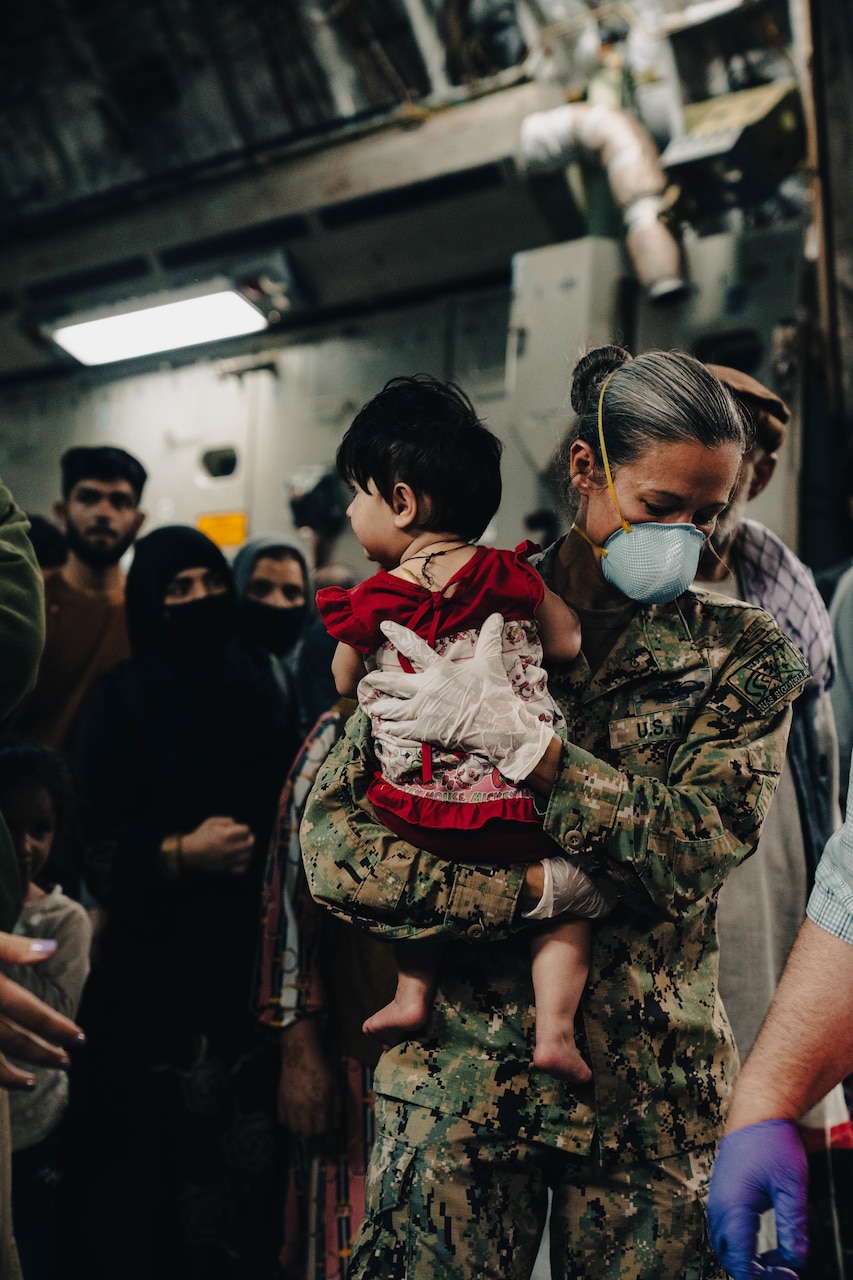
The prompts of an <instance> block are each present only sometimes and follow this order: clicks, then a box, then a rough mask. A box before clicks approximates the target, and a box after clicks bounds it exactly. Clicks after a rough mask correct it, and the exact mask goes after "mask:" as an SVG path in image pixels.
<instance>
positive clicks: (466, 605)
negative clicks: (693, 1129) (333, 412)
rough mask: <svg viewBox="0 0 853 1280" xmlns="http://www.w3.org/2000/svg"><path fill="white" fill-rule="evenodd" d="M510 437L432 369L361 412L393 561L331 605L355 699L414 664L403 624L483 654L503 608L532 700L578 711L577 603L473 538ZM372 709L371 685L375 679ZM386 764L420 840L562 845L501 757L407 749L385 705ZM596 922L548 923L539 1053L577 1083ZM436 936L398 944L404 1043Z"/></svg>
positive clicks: (359, 512) (383, 816)
mask: <svg viewBox="0 0 853 1280" xmlns="http://www.w3.org/2000/svg"><path fill="white" fill-rule="evenodd" d="M500 454H501V443H500V441H499V440H498V439H497V437H496V436H494V435H493V434H492V433H491V432H490V431H489V430H488V429H487V428H486V427H485V426H484V425H483V424H482V423H481V422H480V421H479V419H478V418H477V415H476V412H475V410H474V408H473V406H472V405H471V402H470V401H469V400H468V398H467V396H465V394H464V393H463V392H462V391H461V390H460V389H459V388H458V387H455V386H454V385H453V384H452V383H442V382H439V381H438V380H437V379H433V378H429V377H427V376H425V375H421V376H419V377H414V378H395V379H393V380H392V381H391V382H389V383H387V384H386V386H385V388H384V389H383V390H382V391H381V392H380V393H379V394H378V395H377V396H375V397H374V398H373V399H372V400H371V401H370V402H369V403H368V404H367V405H365V406H364V408H363V409H362V410H361V412H360V413H359V414H358V415H357V417H356V418H355V420H354V421H353V423H352V426H351V427H350V428H349V430H348V431H347V432H346V435H345V436H344V438H343V440H342V442H341V445H340V448H339V449H338V454H337V460H336V461H337V468H338V471H339V473H340V475H341V476H342V477H343V478H344V479H345V480H346V481H347V482H348V483H349V484H350V485H351V486H352V487H353V489H354V497H353V499H352V502H351V504H350V506H349V508H348V511H347V514H348V516H349V519H350V522H351V524H352V530H353V533H354V534H355V536H356V538H357V539H358V541H359V542H360V543H361V545H362V547H363V548H364V553H365V556H366V557H367V559H369V560H373V561H376V562H377V563H378V564H379V565H380V566H381V568H380V569H379V571H378V572H377V573H376V574H374V575H373V576H372V577H370V578H368V579H367V581H365V582H363V583H361V584H360V585H359V586H357V587H354V588H352V589H351V590H344V589H342V588H340V587H329V588H327V589H325V590H323V591H320V592H318V595H317V605H318V608H319V610H320V613H321V615H322V618H323V621H324V622H325V624H326V627H327V630H328V631H329V633H330V635H332V636H333V637H334V638H335V639H336V640H337V641H338V647H337V649H336V652H335V656H334V659H333V662H332V673H333V675H334V677H335V684H336V686H337V689H338V692H339V693H340V694H341V695H345V696H355V694H356V689H357V686H358V684H359V681H360V679H361V677H362V676H363V675H364V674H365V673H366V671H368V670H375V669H376V668H377V667H379V668H381V667H383V666H388V665H391V664H394V665H397V666H399V665H402V666H403V667H404V668H405V669H406V670H407V671H411V670H413V669H414V668H413V667H412V665H411V664H410V663H409V662H408V660H407V659H406V658H404V657H403V656H402V655H400V654H398V652H397V651H396V650H395V649H394V647H393V646H392V645H391V643H390V641H388V640H387V639H386V638H385V636H384V634H383V633H382V631H381V630H380V623H381V622H382V621H384V620H386V619H391V620H393V621H395V622H399V623H402V624H403V625H404V626H406V627H409V628H411V629H412V630H413V631H415V632H416V633H417V634H418V635H420V636H421V637H423V639H425V640H426V641H427V643H428V644H429V645H430V646H431V647H432V648H433V649H434V650H435V651H436V652H438V653H440V654H445V655H449V656H450V658H451V659H452V660H453V661H460V662H461V661H465V660H466V659H470V657H471V656H472V654H473V651H474V646H475V643H476V640H477V636H478V634H479V629H480V627H481V626H482V624H483V623H484V622H485V620H486V618H488V617H489V615H490V614H493V613H500V614H501V615H502V616H503V619H504V627H503V660H504V665H505V667H506V670H507V673H508V675H509V678H510V680H511V682H512V686H513V688H514V689H515V692H516V694H517V695H518V697H520V698H523V699H524V701H525V702H526V703H527V705H528V707H529V708H530V709H531V710H532V711H534V712H535V713H536V714H538V716H539V718H540V719H541V720H543V721H545V722H549V723H552V724H553V725H554V726H555V727H559V726H560V725H562V723H563V717H562V715H561V713H560V711H559V709H558V708H557V707H556V705H555V704H554V703H553V702H552V700H551V698H550V696H549V694H548V689H547V682H546V678H545V672H544V671H543V670H542V669H541V662H542V657H543V651H544V654H545V655H547V657H548V659H549V660H550V661H552V662H570V661H571V660H572V659H573V658H575V657H576V655H577V653H578V651H579V649H580V643H581V636H580V624H579V621H578V618H577V615H576V614H575V612H574V611H573V610H572V609H570V608H569V606H568V605H567V604H566V603H565V602H564V601H563V600H562V599H561V598H560V597H559V596H557V595H556V594H555V593H554V592H553V591H551V590H549V589H548V588H547V587H546V586H545V584H544V583H543V581H542V579H541V578H540V577H539V575H538V574H537V573H536V571H535V570H534V569H533V568H532V566H530V565H529V564H528V563H527V560H526V551H527V548H528V545H529V544H526V545H525V546H524V547H520V548H517V549H516V551H515V552H510V551H498V550H493V549H491V548H487V547H483V546H475V545H472V544H473V543H474V542H475V540H476V539H477V538H479V537H480V536H481V535H482V533H483V531H484V529H485V528H486V526H487V525H488V523H489V521H490V520H491V519H492V517H493V516H494V514H495V512H496V511H497V508H498V505H499V503H500V498H501V478H500ZM359 696H360V700H361V702H362V706H363V709H364V710H365V711H366V712H367V714H368V715H371V695H370V690H369V689H365V688H364V686H362V688H361V689H360V690H359ZM371 730H372V737H373V744H374V749H375V752H376V756H377V761H378V764H379V769H378V771H377V773H376V775H375V777H374V778H373V779H372V781H371V783H370V786H369V789H368V796H369V798H370V800H371V803H372V804H373V806H374V808H375V810H376V813H377V816H378V817H379V819H380V821H381V822H382V823H383V824H384V825H385V826H387V827H388V828H389V830H391V831H392V832H394V833H395V834H396V835H399V836H400V837H401V838H404V839H406V840H408V841H409V842H410V843H412V844H414V845H416V846H417V847H418V848H423V849H427V850H429V851H430V852H433V853H435V854H437V855H438V856H440V857H444V858H447V859H450V860H453V861H465V862H479V863H489V862H491V863H497V864H504V865H505V864H508V863H511V862H528V861H529V862H533V861H538V860H540V859H542V858H547V857H548V856H549V855H551V854H554V853H556V852H557V849H556V846H555V845H554V843H553V842H552V841H551V840H550V839H549V838H548V837H547V836H546V835H545V833H544V831H543V829H542V825H541V820H540V818H539V816H538V815H537V812H536V809H535V806H534V801H533V793H532V792H531V791H530V789H529V788H528V787H526V786H524V785H523V784H515V783H513V782H511V781H509V780H508V779H506V778H504V777H503V776H502V775H501V774H500V773H499V772H498V771H497V769H495V768H493V766H492V765H491V764H490V763H489V761H488V760H486V759H484V758H480V757H477V756H472V755H469V754H467V753H466V752H463V751H446V750H441V749H439V748H431V747H430V746H429V744H427V743H424V744H420V745H418V744H413V748H412V750H409V751H401V750H400V749H399V748H397V747H391V746H389V745H388V743H387V742H386V741H385V739H384V738H383V733H382V723H381V721H380V720H379V719H378V718H377V717H376V716H371ZM590 943H591V926H590V924H589V921H587V920H581V919H578V918H574V919H571V918H566V917H564V918H563V919H561V920H558V921H557V922H555V923H553V924H549V925H547V926H544V927H538V928H536V929H535V930H534V931H533V933H532V941H531V947H532V977H533V987H534V994H535V998H536V1047H535V1051H534V1055H533V1057H534V1062H535V1063H536V1064H537V1066H540V1067H542V1068H543V1069H544V1070H547V1071H549V1072H551V1073H552V1074H554V1075H557V1076H561V1077H564V1078H566V1079H569V1080H572V1081H575V1082H584V1081H586V1080H589V1079H590V1076H591V1072H590V1070H589V1067H588V1066H587V1064H586V1063H585V1062H584V1060H583V1058H582V1057H581V1055H580V1053H579V1052H578V1049H577V1046H576V1044H575V1037H574V1018H575V1014H576V1012H577V1008H578V1004H579V1002H580V998H581V995H582V993H583V988H584V985H585V983H586V978H587V973H588V969H589V956H590ZM437 958H438V956H437V951H436V943H435V941H434V940H424V941H408V942H405V943H401V944H399V945H398V948H397V963H398V968H399V979H398V984H397V991H396V995H395V997H394V999H393V1000H392V1001H391V1003H390V1004H388V1005H386V1006H385V1007H384V1008H383V1009H380V1010H379V1011H378V1013H375V1014H374V1015H373V1016H372V1017H370V1018H368V1019H367V1021H366V1022H365V1024H364V1030H365V1031H367V1032H369V1033H372V1034H374V1035H376V1036H378V1037H379V1038H380V1039H382V1040H384V1041H386V1042H388V1043H397V1042H398V1041H400V1040H403V1039H407V1038H408V1037H410V1036H411V1035H413V1034H414V1033H416V1032H418V1031H420V1030H422V1029H423V1027H424V1026H425V1025H426V1022H427V1018H428V1015H429V1010H430V1005H431V1001H432V998H433V995H434V992H435V986H436V978H437Z"/></svg>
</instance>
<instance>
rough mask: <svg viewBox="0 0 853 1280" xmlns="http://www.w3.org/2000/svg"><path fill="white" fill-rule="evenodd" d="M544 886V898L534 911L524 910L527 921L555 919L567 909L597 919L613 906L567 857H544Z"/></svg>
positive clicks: (575, 913)
mask: <svg viewBox="0 0 853 1280" xmlns="http://www.w3.org/2000/svg"><path fill="white" fill-rule="evenodd" d="M542 867H543V869H544V872H545V886H544V888H543V890H542V897H541V898H540V899H539V901H538V902H537V904H536V906H535V907H534V908H533V910H532V911H525V912H523V915H524V919H525V920H552V919H553V918H554V916H560V915H562V914H563V912H564V911H571V913H572V915H575V916H583V917H584V919H585V920H596V919H597V918H598V917H599V916H606V915H607V913H608V911H609V910H610V909H611V907H612V906H613V903H612V902H611V901H610V900H609V899H608V898H607V896H606V894H604V893H602V892H601V890H600V889H599V888H598V887H597V885H595V884H594V883H593V882H592V880H590V878H589V876H588V875H587V874H586V872H585V871H581V869H580V867H579V866H577V865H576V864H575V863H574V862H569V861H568V859H566V858H560V857H553V858H543V859H542Z"/></svg>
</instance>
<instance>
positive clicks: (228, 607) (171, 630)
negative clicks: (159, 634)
mask: <svg viewBox="0 0 853 1280" xmlns="http://www.w3.org/2000/svg"><path fill="white" fill-rule="evenodd" d="M164 631H165V635H166V643H167V645H168V647H169V650H170V651H171V652H172V653H173V654H175V655H176V657H179V658H190V659H192V660H193V661H196V662H200V663H205V662H210V661H211V660H212V659H214V658H215V657H216V656H217V655H218V654H219V652H220V650H221V649H222V646H223V645H224V644H225V641H226V640H227V639H228V638H229V636H231V635H233V634H234V604H233V601H232V599H231V597H230V596H229V595H217V596H204V597H203V599H201V600H187V601H186V602H185V603H183V604H170V605H167V606H166V612H165V625H164Z"/></svg>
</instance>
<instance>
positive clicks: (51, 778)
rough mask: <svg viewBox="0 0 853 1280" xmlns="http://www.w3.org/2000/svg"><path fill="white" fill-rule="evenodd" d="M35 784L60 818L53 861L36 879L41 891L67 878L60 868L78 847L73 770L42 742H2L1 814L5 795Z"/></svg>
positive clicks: (52, 853)
mask: <svg viewBox="0 0 853 1280" xmlns="http://www.w3.org/2000/svg"><path fill="white" fill-rule="evenodd" d="M33 785H38V786H42V787H44V789H45V791H46V792H47V793H48V795H49V796H50V798H51V801H52V802H53V809H54V816H55V819H56V831H55V833H54V837H53V847H52V849H51V854H50V858H49V860H48V862H47V863H46V864H45V866H44V867H43V868H42V870H41V872H40V873H39V875H38V876H37V877H36V883H37V884H39V886H40V887H41V888H49V887H50V885H51V884H54V883H56V881H57V880H64V879H65V877H63V876H62V874H61V870H60V869H61V868H62V867H63V865H64V864H65V863H66V861H67V860H68V858H69V857H70V855H71V851H72V849H73V847H74V845H75V844H76V837H77V796H76V792H75V788H74V781H73V778H72V776H71V770H70V769H69V768H68V765H67V764H66V763H65V761H64V760H63V759H62V757H61V756H59V755H57V754H56V753H55V752H54V751H50V750H49V749H48V748H47V747H43V746H42V745H41V744H40V743H38V742H24V741H18V740H9V741H7V742H0V812H2V807H3V806H2V799H3V797H4V796H5V795H8V794H9V793H10V792H12V791H14V790H17V789H19V788H21V787H27V786H33Z"/></svg>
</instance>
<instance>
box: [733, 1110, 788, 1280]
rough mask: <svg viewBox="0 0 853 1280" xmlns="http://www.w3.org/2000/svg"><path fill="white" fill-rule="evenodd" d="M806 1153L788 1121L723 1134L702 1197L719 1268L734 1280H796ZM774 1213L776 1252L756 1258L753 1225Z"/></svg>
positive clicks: (756, 1236)
mask: <svg viewBox="0 0 853 1280" xmlns="http://www.w3.org/2000/svg"><path fill="white" fill-rule="evenodd" d="M807 1182H808V1166H807V1164H806V1153H805V1152H804V1150H803V1145H802V1143H801V1142H800V1139H799V1137H798V1135H797V1128H796V1125H794V1124H793V1122H792V1121H790V1120H763V1121H762V1122H761V1123H760V1124H752V1125H749V1126H748V1127H747V1128H745V1129H737V1130H735V1132H734V1133H729V1134H727V1135H726V1137H725V1138H723V1140H722V1142H721V1143H720V1150H719V1152H718V1153H717V1159H716V1162H715V1164H714V1172H713V1175H712V1177H711V1187H710V1191H709V1193H708V1226H709V1228H710V1232H711V1243H712V1244H713V1246H714V1248H715V1249H716V1251H717V1256H718V1258H719V1259H720V1262H721V1263H722V1264H723V1266H724V1267H725V1269H726V1271H728V1272H729V1274H730V1275H732V1276H734V1280H758V1278H759V1277H762V1276H767V1277H773V1278H774V1280H782V1278H783V1277H786V1278H787V1277H790V1278H791V1280H796V1277H795V1276H794V1273H793V1272H792V1271H789V1270H788V1267H787V1266H785V1265H784V1263H788V1264H789V1265H790V1266H795V1267H798V1266H802V1264H803V1262H805V1258H806V1253H807V1251H808V1238H807V1236H806V1188H807ZM765 1209H775V1211H776V1234H777V1238H778V1242H779V1248H778V1250H776V1249H774V1250H773V1252H772V1254H770V1253H768V1254H763V1255H762V1256H761V1257H760V1258H759V1256H758V1254H757V1253H756V1247H757V1239H758V1219H759V1217H760V1215H761V1214H762V1213H763V1212H764V1211H765Z"/></svg>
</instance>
